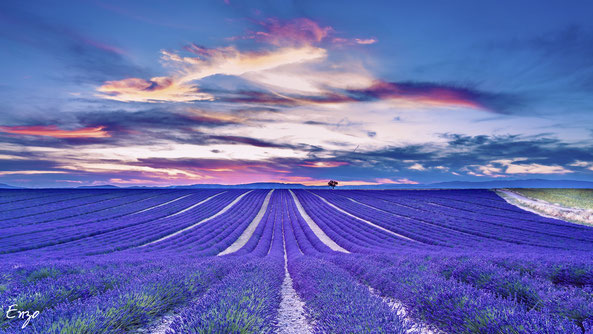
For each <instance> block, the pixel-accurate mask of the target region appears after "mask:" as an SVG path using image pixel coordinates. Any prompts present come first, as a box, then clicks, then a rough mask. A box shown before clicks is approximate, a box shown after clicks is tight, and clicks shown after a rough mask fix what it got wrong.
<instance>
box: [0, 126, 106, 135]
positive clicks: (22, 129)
mask: <svg viewBox="0 0 593 334" xmlns="http://www.w3.org/2000/svg"><path fill="white" fill-rule="evenodd" d="M0 131H1V132H5V133H13V134H18V135H29V136H48V137H54V138H106V137H110V135H109V133H108V132H106V131H104V127H103V126H97V127H93V128H81V129H75V130H62V129H60V128H58V127H57V126H54V125H49V126H0Z"/></svg>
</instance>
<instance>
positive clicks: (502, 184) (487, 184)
mask: <svg viewBox="0 0 593 334" xmlns="http://www.w3.org/2000/svg"><path fill="white" fill-rule="evenodd" d="M428 186H432V187H438V188H465V189H468V188H471V189H476V188H488V189H491V188H593V182H591V181H574V180H544V179H528V180H493V181H483V182H462V181H455V182H440V183H433V184H430V185H428Z"/></svg>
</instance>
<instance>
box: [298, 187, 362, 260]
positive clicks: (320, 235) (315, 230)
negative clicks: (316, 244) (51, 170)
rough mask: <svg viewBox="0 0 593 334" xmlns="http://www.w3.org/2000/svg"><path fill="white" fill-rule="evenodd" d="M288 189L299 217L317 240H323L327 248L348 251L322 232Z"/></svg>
mask: <svg viewBox="0 0 593 334" xmlns="http://www.w3.org/2000/svg"><path fill="white" fill-rule="evenodd" d="M288 191H289V192H290V194H291V195H292V198H293V199H294V202H295V204H296V206H297V210H298V211H299V213H300V214H301V217H303V219H304V220H305V222H306V223H307V225H309V228H310V229H311V230H312V231H313V233H315V235H316V236H317V238H319V240H321V242H323V243H324V244H326V245H327V246H328V247H329V248H331V249H333V250H335V251H338V252H342V253H350V252H349V251H348V250H346V249H344V248H342V246H340V245H338V244H337V243H336V242H335V241H333V240H332V239H331V238H330V237H329V236H328V235H327V234H325V232H323V230H322V229H321V228H320V227H319V225H317V223H315V221H314V220H313V219H311V217H310V216H309V215H308V214H307V212H306V211H305V209H304V208H303V205H302V204H301V202H300V201H299V199H298V198H297V197H296V195H295V194H294V193H293V192H292V190H290V189H289V190H288Z"/></svg>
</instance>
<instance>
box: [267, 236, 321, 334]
mask: <svg viewBox="0 0 593 334" xmlns="http://www.w3.org/2000/svg"><path fill="white" fill-rule="evenodd" d="M282 245H283V247H284V281H283V282H282V288H281V292H280V293H281V295H282V301H281V302H280V308H279V309H278V327H277V328H278V329H277V331H276V333H277V334H310V333H313V329H312V328H311V325H310V324H309V323H308V321H307V318H306V317H305V303H304V302H303V301H302V300H301V298H300V297H299V295H298V294H297V292H296V290H295V289H294V287H293V285H292V277H290V273H289V272H288V256H287V255H286V239H285V238H284V227H283V228H282Z"/></svg>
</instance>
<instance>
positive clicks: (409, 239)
mask: <svg viewBox="0 0 593 334" xmlns="http://www.w3.org/2000/svg"><path fill="white" fill-rule="evenodd" d="M311 194H313V195H315V196H317V197H319V199H320V200H322V201H323V202H324V203H325V204H327V205H329V206H331V207H332V208H334V209H336V210H338V211H340V212H341V213H343V214H345V215H347V216H350V217H352V218H354V219H357V220H359V221H361V222H363V223H365V224H367V225H371V226H372V227H374V228H377V229H379V230H381V231H383V232H386V233H389V234H391V235H394V236H396V237H398V238H402V239H406V240H408V241H412V242H417V243H421V244H423V242H420V241H418V240H414V239H411V238H408V237H406V236H405V235H401V234H399V233H395V232H393V231H391V230H388V229H386V228H384V227H382V226H379V225H377V224H375V223H373V222H371V221H368V220H366V219H363V218H360V217H358V216H355V215H353V214H351V213H350V212H348V211H346V210H344V209H342V208H340V207H338V206H337V205H334V204H332V203H330V202H329V201H328V200H326V199H325V198H323V197H321V196H319V195H317V194H314V193H311ZM347 198H348V199H349V200H351V201H352V202H354V203H357V204H361V205H365V206H369V205H366V204H364V203H360V202H358V201H355V200H353V199H351V198H349V197H347ZM369 207H371V206H369ZM371 208H373V207H371ZM373 209H374V208H373Z"/></svg>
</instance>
